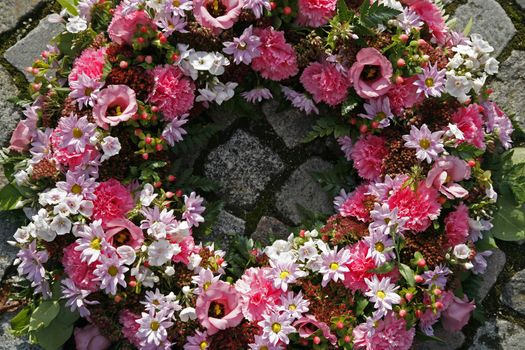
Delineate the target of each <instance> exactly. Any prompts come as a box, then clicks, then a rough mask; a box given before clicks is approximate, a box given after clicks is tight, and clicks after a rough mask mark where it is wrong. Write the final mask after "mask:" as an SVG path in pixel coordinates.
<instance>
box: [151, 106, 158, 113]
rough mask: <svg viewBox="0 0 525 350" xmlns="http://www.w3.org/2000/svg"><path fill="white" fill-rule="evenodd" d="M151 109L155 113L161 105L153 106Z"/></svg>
mask: <svg viewBox="0 0 525 350" xmlns="http://www.w3.org/2000/svg"><path fill="white" fill-rule="evenodd" d="M151 111H152V112H153V113H157V112H158V111H159V107H157V106H151Z"/></svg>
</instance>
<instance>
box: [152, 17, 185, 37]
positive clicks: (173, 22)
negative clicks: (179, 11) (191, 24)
mask: <svg viewBox="0 0 525 350" xmlns="http://www.w3.org/2000/svg"><path fill="white" fill-rule="evenodd" d="M155 24H156V25H157V27H159V28H160V29H162V32H163V33H164V34H165V36H170V35H172V34H173V33H175V32H179V33H187V32H188V31H187V30H186V29H185V27H186V21H185V20H184V18H182V17H180V16H177V15H169V14H168V15H165V16H162V17H160V18H158V19H157V21H156V22H155Z"/></svg>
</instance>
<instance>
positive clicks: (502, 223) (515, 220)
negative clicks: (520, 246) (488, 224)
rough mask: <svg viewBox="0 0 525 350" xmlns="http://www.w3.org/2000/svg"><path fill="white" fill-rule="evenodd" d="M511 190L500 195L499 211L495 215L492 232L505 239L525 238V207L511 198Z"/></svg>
mask: <svg viewBox="0 0 525 350" xmlns="http://www.w3.org/2000/svg"><path fill="white" fill-rule="evenodd" d="M511 197H512V195H511V194H510V193H509V192H505V193H501V194H500V195H499V197H498V202H497V205H498V211H497V212H496V214H495V215H494V220H493V221H492V224H493V225H494V228H493V229H492V234H493V236H494V237H495V238H498V239H501V240H503V241H519V240H522V239H525V208H524V206H523V205H518V204H517V203H516V201H515V200H514V199H513V198H511Z"/></svg>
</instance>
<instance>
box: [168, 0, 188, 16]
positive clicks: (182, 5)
mask: <svg viewBox="0 0 525 350" xmlns="http://www.w3.org/2000/svg"><path fill="white" fill-rule="evenodd" d="M192 9H193V1H192V0H179V1H166V4H165V7H164V12H166V13H172V14H173V15H174V16H180V17H186V12H185V11H191V10H192Z"/></svg>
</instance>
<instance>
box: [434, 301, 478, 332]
mask: <svg viewBox="0 0 525 350" xmlns="http://www.w3.org/2000/svg"><path fill="white" fill-rule="evenodd" d="M442 302H443V305H444V306H445V309H444V310H443V311H442V312H441V324H442V325H443V328H444V329H445V330H446V331H448V332H458V331H460V330H461V329H462V328H463V327H464V326H465V325H466V324H467V323H468V321H469V319H470V315H471V314H472V312H473V311H474V309H475V308H476V305H475V304H474V301H471V302H469V301H468V299H467V297H466V296H464V298H463V299H460V298H458V297H457V296H455V295H454V294H453V293H452V292H448V291H445V292H444V296H443V297H442Z"/></svg>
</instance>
